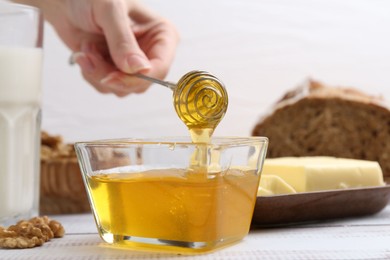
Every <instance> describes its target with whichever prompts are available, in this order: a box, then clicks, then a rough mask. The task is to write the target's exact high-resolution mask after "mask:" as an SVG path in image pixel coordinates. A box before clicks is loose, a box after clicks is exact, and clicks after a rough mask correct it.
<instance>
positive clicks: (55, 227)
mask: <svg viewBox="0 0 390 260" xmlns="http://www.w3.org/2000/svg"><path fill="white" fill-rule="evenodd" d="M49 227H50V229H51V230H52V231H53V233H54V237H55V238H58V237H63V236H64V234H65V229H64V227H63V226H62V225H61V223H60V222H58V221H55V220H51V221H50V222H49Z"/></svg>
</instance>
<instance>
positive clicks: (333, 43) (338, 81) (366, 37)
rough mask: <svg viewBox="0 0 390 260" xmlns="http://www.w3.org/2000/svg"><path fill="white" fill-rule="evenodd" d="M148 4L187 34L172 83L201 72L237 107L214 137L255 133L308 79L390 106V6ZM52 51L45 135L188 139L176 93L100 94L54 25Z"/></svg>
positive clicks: (282, 0)
mask: <svg viewBox="0 0 390 260" xmlns="http://www.w3.org/2000/svg"><path fill="white" fill-rule="evenodd" d="M143 2H144V3H145V4H147V5H148V6H150V8H152V9H154V10H155V11H157V12H159V13H160V14H162V15H163V16H165V17H167V18H169V19H170V20H171V21H173V22H174V24H176V26H177V28H178V30H179V32H180V34H181V42H180V46H179V49H178V51H177V54H176V59H175V61H174V64H173V66H172V68H171V71H170V73H169V75H168V77H167V79H168V80H170V81H177V80H178V79H179V78H180V77H181V76H182V75H183V74H185V73H186V72H188V71H190V70H194V69H201V70H207V71H209V72H211V73H213V74H215V75H216V76H217V77H218V78H220V79H221V80H222V81H223V82H224V83H225V85H226V87H227V90H228V94H229V109H228V111H227V114H226V116H225V118H224V119H223V121H222V122H221V124H220V125H219V127H218V128H217V130H216V132H215V134H216V135H223V136H227V135H233V136H248V135H250V134H251V130H252V128H253V127H254V125H255V123H256V122H257V120H258V119H259V117H260V116H261V115H263V114H265V113H266V112H267V111H268V110H269V109H270V107H271V106H272V104H273V103H274V102H275V101H276V100H277V99H279V98H280V97H281V96H282V95H283V94H284V93H285V92H286V91H287V90H289V89H291V88H293V87H295V86H296V85H298V84H299V83H301V82H302V81H304V80H305V79H306V78H308V77H312V78H314V79H318V80H320V81H323V82H325V83H328V84H333V85H345V86H354V87H356V88H359V89H361V90H363V91H365V92H367V93H369V94H373V95H383V96H384V97H385V98H386V99H387V100H390V1H386V0H382V1H379V0H378V1H375V0H350V1H346V0H344V1H339V0H316V1H312V0H294V1H289V0H272V1H271V0H268V1H266V0H261V1H260V0H213V1H210V0H197V1H193V0H191V1H190V0H186V1H182V0H165V1H161V0H144V1H143ZM44 44H45V46H44V48H45V61H44V62H45V63H44V72H43V73H44V74H43V77H44V78H43V86H44V95H43V129H44V130H46V131H48V132H49V133H52V134H61V135H62V136H64V138H65V140H66V141H69V142H73V141H81V140H91V139H100V138H117V137H150V136H167V135H168V136H172V135H188V132H187V130H186V128H185V126H184V125H183V123H182V122H181V121H180V120H179V118H178V117H177V116H176V114H175V111H174V108H173V105H172V93H171V92H170V90H168V89H166V88H164V87H162V86H158V85H153V86H152V87H151V88H150V89H149V90H148V91H147V92H146V93H144V94H139V95H130V96H128V97H125V98H117V97H116V96H114V95H103V94H100V93H98V92H97V91H95V90H94V89H93V88H92V87H91V86H89V85H88V83H86V82H85V81H84V80H83V78H82V77H81V75H80V71H79V68H78V67H77V66H73V67H71V66H69V65H68V58H69V56H70V51H69V50H68V49H67V48H66V47H65V46H64V45H63V43H62V42H61V41H60V40H59V39H58V38H57V36H56V34H55V32H54V30H53V29H52V28H51V26H50V25H48V24H46V25H45V42H44Z"/></svg>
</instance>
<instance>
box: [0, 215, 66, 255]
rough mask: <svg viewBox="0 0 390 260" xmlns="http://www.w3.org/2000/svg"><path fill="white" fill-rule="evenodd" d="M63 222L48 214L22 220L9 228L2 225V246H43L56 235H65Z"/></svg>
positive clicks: (0, 232) (0, 233)
mask: <svg viewBox="0 0 390 260" xmlns="http://www.w3.org/2000/svg"><path fill="white" fill-rule="evenodd" d="M64 233H65V230H64V228H63V226H62V225H61V223H59V222H58V221H55V220H51V219H49V218H48V217H47V216H44V217H35V218H31V219H30V220H21V221H19V222H18V223H16V224H15V225H12V226H10V227H8V228H4V227H0V248H9V249H11V248H31V247H36V246H41V245H43V243H45V242H47V241H49V240H50V239H52V238H54V237H62V236H64Z"/></svg>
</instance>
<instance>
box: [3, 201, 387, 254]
mask: <svg viewBox="0 0 390 260" xmlns="http://www.w3.org/2000/svg"><path fill="white" fill-rule="evenodd" d="M52 218H54V219H57V220H59V221H61V222H62V223H63V225H64V227H65V229H66V235H65V237H64V238H61V239H54V240H52V241H50V242H48V243H46V244H44V245H43V246H42V247H38V248H33V249H24V250H0V259H2V260H6V259H34V260H38V259H39V260H45V259H89V260H93V259H185V260H192V259H207V260H214V259H231V260H233V259H234V260H235V259H283V260H285V259H287V260H288V259H316V260H318V259H332V260H333V259H365V260H367V259H390V204H389V205H388V206H387V207H386V208H385V209H384V210H382V211H381V212H380V213H378V214H376V215H372V216H367V217H361V218H353V219H343V220H335V221H326V222H321V223H316V224H309V225H299V226H290V227H283V228H268V229H264V228H262V229H254V230H251V231H250V233H249V235H248V236H247V237H246V238H245V239H244V240H243V241H241V242H240V243H238V244H235V245H233V246H230V247H227V248H225V249H222V250H220V251H217V252H214V253H211V254H203V255H196V256H181V255H167V254H156V253H142V252H134V251H131V250H123V249H117V248H113V247H111V246H108V245H107V244H105V243H103V241H102V240H101V239H100V237H99V235H98V234H97V230H96V227H95V223H94V220H93V217H92V215H91V214H82V215H61V216H52Z"/></svg>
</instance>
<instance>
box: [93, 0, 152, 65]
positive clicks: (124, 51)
mask: <svg viewBox="0 0 390 260" xmlns="http://www.w3.org/2000/svg"><path fill="white" fill-rule="evenodd" d="M116 2H118V1H116ZM119 3H120V2H119ZM99 9H101V10H99ZM107 9H108V10H107ZM126 10H127V9H126V6H121V5H118V4H116V5H111V6H109V7H107V5H105V6H104V8H98V9H97V12H96V13H95V22H96V23H97V24H98V25H99V26H100V27H101V28H102V30H103V33H104V36H105V38H106V41H107V44H108V48H109V51H110V55H111V58H112V60H113V62H114V63H115V65H116V66H117V67H118V68H119V69H120V70H122V71H124V72H127V73H137V72H139V71H142V70H147V69H150V68H151V64H150V61H149V60H148V58H147V56H146V55H145V53H144V52H143V51H142V50H141V48H140V47H139V45H138V42H137V39H136V37H135V35H134V33H133V32H132V30H131V29H130V28H131V27H130V24H129V18H128V16H127V13H126Z"/></svg>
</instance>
